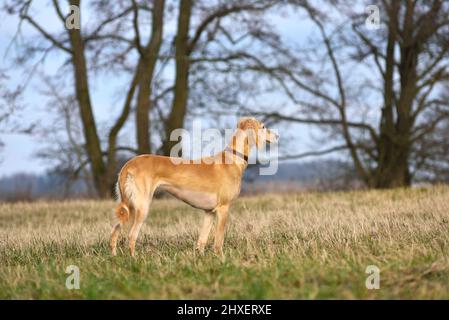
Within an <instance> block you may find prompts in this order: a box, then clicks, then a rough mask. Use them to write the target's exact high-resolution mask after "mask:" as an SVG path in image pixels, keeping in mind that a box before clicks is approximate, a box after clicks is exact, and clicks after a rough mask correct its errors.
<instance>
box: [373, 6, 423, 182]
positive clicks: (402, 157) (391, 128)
mask: <svg viewBox="0 0 449 320" xmlns="http://www.w3.org/2000/svg"><path fill="white" fill-rule="evenodd" d="M391 10H392V11H391V13H390V24H389V36H388V43H387V53H386V54H387V59H386V63H387V66H386V73H385V79H384V80H385V91H384V100H385V107H384V110H383V112H382V123H381V128H380V129H381V140H380V145H379V163H378V168H377V175H376V179H375V185H374V187H377V188H395V187H406V186H410V184H411V175H410V169H409V156H410V150H411V141H410V136H411V130H412V128H413V120H412V119H413V116H412V110H413V102H414V100H415V98H416V83H417V75H416V73H417V72H416V69H417V63H418V55H419V52H420V48H419V47H418V46H417V44H416V42H414V41H413V37H414V32H413V31H414V27H413V10H414V6H413V4H412V3H407V10H406V14H405V18H404V25H403V41H398V40H399V39H397V35H396V30H395V28H396V27H395V26H396V25H397V21H398V19H397V17H398V13H399V10H398V3H395V4H393V6H392V9H391ZM396 41H397V43H398V44H399V47H400V53H401V55H400V62H399V67H398V68H399V76H400V84H401V86H400V89H401V91H400V94H399V98H398V101H397V102H394V100H395V99H394V96H393V95H394V93H393V92H394V91H393V89H394V88H393V74H394V73H393V69H394V46H395V43H396ZM394 105H395V106H396V109H395V111H396V122H395V123H394V118H393V111H394V109H393V106H394Z"/></svg>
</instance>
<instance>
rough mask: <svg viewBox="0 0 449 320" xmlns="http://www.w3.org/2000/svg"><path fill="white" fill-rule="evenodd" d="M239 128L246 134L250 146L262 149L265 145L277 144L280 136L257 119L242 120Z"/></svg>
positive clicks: (238, 125)
mask: <svg viewBox="0 0 449 320" xmlns="http://www.w3.org/2000/svg"><path fill="white" fill-rule="evenodd" d="M237 128H238V129H240V130H243V131H244V132H245V133H246V135H247V136H248V143H249V145H250V146H253V145H256V146H257V147H258V148H261V147H263V145H264V144H265V143H276V142H278V140H279V135H278V134H276V133H274V132H273V131H271V130H269V129H268V128H266V127H265V125H264V124H263V123H262V122H260V121H259V120H257V119H256V118H241V119H240V120H239V122H238V124H237Z"/></svg>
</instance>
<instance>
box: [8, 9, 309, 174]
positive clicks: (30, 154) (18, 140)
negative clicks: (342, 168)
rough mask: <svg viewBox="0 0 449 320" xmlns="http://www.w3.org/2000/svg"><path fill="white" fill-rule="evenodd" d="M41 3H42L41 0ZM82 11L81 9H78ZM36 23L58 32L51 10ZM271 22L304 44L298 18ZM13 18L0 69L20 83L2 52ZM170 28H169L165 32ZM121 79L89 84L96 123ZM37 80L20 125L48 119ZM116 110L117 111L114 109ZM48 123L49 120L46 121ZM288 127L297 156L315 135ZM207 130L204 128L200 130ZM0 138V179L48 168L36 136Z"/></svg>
mask: <svg viewBox="0 0 449 320" xmlns="http://www.w3.org/2000/svg"><path fill="white" fill-rule="evenodd" d="M41 1H42V0H41ZM82 10H83V9H82ZM82 12H83V15H82V17H83V21H82V25H83V24H84V22H85V21H84V20H86V21H87V22H89V19H94V18H95V17H91V16H89V12H88V11H86V12H87V13H84V11H82ZM35 18H36V20H38V21H40V22H41V23H42V25H43V26H44V27H45V28H46V30H48V31H50V32H51V31H54V30H61V29H60V28H61V24H60V21H58V20H57V18H56V17H55V14H54V12H53V10H52V9H51V8H44V9H42V10H40V11H39V12H38V13H37V15H36V16H35ZM273 19H275V20H274V21H273V22H274V24H275V25H276V27H277V28H278V30H279V31H280V33H281V35H282V37H284V39H286V40H287V41H291V42H296V43H306V41H307V36H308V35H309V33H310V25H308V24H307V22H306V21H305V20H304V19H302V20H300V19H298V17H279V16H277V17H275V18H273ZM17 23H18V21H17V19H16V18H13V17H11V16H8V15H7V14H6V13H0V55H1V57H2V59H1V62H0V69H1V70H4V69H7V74H8V76H9V77H10V84H18V83H21V82H22V81H23V80H24V79H25V78H26V75H27V70H22V69H20V68H14V67H13V63H12V59H11V58H12V56H13V53H12V52H11V51H12V50H10V51H9V52H8V54H6V49H7V48H8V45H9V44H10V43H11V40H12V38H13V36H14V34H15V32H16V28H17ZM170 28H173V26H171V27H170V26H169V27H168V28H167V29H170ZM22 34H23V36H24V39H26V38H27V37H32V36H33V35H35V31H34V30H33V29H32V28H31V27H29V26H27V25H26V24H24V25H23V28H22ZM63 58H64V57H63V56H62V55H53V56H51V59H47V60H46V62H45V65H44V66H43V68H44V69H45V71H46V72H49V73H52V72H58V70H60V69H58V68H59V66H60V65H61V63H62V61H63ZM122 83H123V79H113V78H112V79H111V78H108V79H105V78H101V77H99V78H98V79H97V80H96V81H95V82H92V83H91V84H92V86H93V87H94V88H95V90H92V92H93V97H92V100H93V105H94V106H95V108H94V114H95V116H96V118H97V119H98V122H102V121H107V120H108V119H111V118H112V117H113V118H115V114H114V112H113V111H111V105H114V104H117V102H120V101H121V100H119V101H117V96H118V95H117V90H119V88H121V85H122ZM38 84H39V78H38V77H33V79H32V81H31V82H30V84H29V85H28V86H27V90H26V91H25V94H24V103H25V105H26V106H27V109H26V110H27V111H26V113H25V114H24V115H23V118H22V119H21V120H22V121H24V123H28V122H29V121H33V120H36V119H37V120H38V121H40V122H43V123H45V121H49V119H51V117H50V118H49V117H48V112H49V111H48V110H49V109H48V106H46V105H45V100H44V99H43V97H42V95H41V94H40V93H39V88H38V87H39V86H38ZM116 110H117V109H116ZM50 121H51V120H50ZM286 128H289V130H294V132H295V133H296V134H297V136H298V137H299V138H300V139H298V141H297V143H296V152H295V153H299V152H302V151H303V150H304V151H305V150H310V148H311V146H312V144H311V139H310V136H311V135H313V134H315V133H314V132H313V129H309V128H305V127H304V126H296V127H295V126H289V127H283V128H278V129H279V130H280V132H281V136H282V133H283V132H282V130H284V129H286ZM204 129H207V128H204ZM0 139H1V141H3V143H4V144H5V146H4V148H3V149H2V151H1V153H0V159H1V162H0V177H1V176H7V175H11V174H14V173H19V172H26V173H43V172H45V171H46V170H48V169H49V168H50V166H51V164H49V163H48V162H44V161H42V160H40V159H37V158H36V156H35V155H36V153H37V152H38V151H39V150H41V148H42V146H43V141H42V139H39V138H38V137H36V136H32V135H31V136H30V135H23V134H0Z"/></svg>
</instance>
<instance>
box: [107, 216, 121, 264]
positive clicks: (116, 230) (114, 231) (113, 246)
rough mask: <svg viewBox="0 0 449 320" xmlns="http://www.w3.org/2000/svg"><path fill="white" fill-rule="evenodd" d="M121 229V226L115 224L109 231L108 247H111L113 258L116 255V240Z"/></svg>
mask: <svg viewBox="0 0 449 320" xmlns="http://www.w3.org/2000/svg"><path fill="white" fill-rule="evenodd" d="M121 228H122V224H121V223H120V222H117V223H116V224H115V225H114V226H113V227H112V231H111V238H110V240H109V246H110V247H111V254H112V255H113V256H115V255H117V240H118V237H119V235H120V229H121Z"/></svg>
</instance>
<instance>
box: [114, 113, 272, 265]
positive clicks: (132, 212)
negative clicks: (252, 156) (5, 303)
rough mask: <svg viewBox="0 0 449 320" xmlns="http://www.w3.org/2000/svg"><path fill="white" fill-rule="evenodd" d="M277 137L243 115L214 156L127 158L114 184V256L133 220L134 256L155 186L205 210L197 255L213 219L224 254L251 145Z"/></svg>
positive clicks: (219, 248)
mask: <svg viewBox="0 0 449 320" xmlns="http://www.w3.org/2000/svg"><path fill="white" fill-rule="evenodd" d="M278 139H279V136H278V135H277V134H276V133H274V132H273V131H270V130H269V129H267V128H265V126H264V124H263V123H261V122H260V121H258V120H256V119H255V118H242V119H240V120H239V121H238V124H237V129H236V130H235V132H234V134H233V136H232V139H231V142H230V143H229V144H228V146H227V147H226V148H225V149H224V150H223V151H222V152H219V153H218V154H216V155H214V156H212V157H205V158H201V159H200V161H197V160H196V161H195V160H187V161H185V159H182V160H183V161H181V158H174V157H165V156H159V155H151V154H147V155H139V156H136V157H134V158H132V159H131V160H129V161H128V162H127V163H126V164H125V165H124V166H123V168H122V169H121V171H120V173H119V175H118V181H117V184H116V193H117V198H118V202H119V204H118V205H117V208H116V210H115V214H116V216H117V218H118V222H117V223H116V224H115V225H114V227H113V228H112V231H111V237H110V248H111V253H112V255H114V256H115V255H116V254H117V251H116V250H117V249H116V248H117V240H118V237H119V234H120V230H121V228H122V226H123V225H124V224H125V223H127V222H128V221H130V220H131V221H132V226H131V229H130V232H129V238H128V240H129V250H130V254H131V256H133V257H134V255H135V245H136V240H137V237H138V235H139V231H140V228H141V227H142V224H143V222H144V220H145V218H146V216H147V214H148V210H149V207H150V203H151V199H152V197H153V194H154V192H155V190H156V189H158V190H163V191H165V192H167V193H169V194H171V195H173V196H174V197H176V198H178V199H180V200H182V201H184V202H186V203H188V204H189V205H191V206H193V207H195V208H198V209H202V210H204V211H205V217H204V221H203V224H202V227H201V229H200V234H199V238H198V241H197V246H196V248H197V250H199V252H200V253H204V249H205V246H206V244H207V240H208V238H209V233H210V230H211V228H212V224H213V222H214V219H216V220H217V224H216V230H215V240H214V251H215V253H216V254H217V255H219V256H221V257H224V255H223V250H222V248H223V241H224V231H225V226H226V220H227V217H228V210H229V206H230V205H231V203H232V201H233V200H234V199H235V198H237V196H238V195H239V193H240V185H241V180H242V175H243V172H244V171H245V169H246V167H247V165H248V155H249V153H250V151H251V149H252V148H253V147H255V146H257V147H259V148H260V147H263V146H264V145H265V143H275V142H277V141H278Z"/></svg>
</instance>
